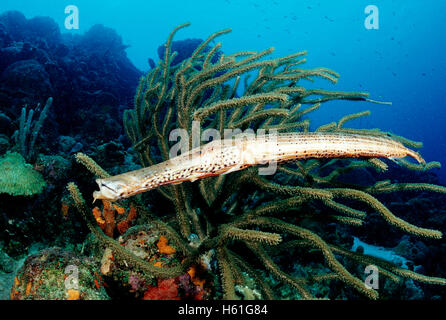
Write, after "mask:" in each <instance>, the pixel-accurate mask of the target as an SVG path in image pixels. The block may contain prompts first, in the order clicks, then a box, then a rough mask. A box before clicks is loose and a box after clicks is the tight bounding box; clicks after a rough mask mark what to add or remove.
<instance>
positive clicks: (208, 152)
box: [93, 132, 424, 201]
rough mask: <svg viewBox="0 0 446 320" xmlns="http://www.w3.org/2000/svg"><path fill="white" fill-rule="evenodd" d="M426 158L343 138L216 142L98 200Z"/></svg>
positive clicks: (132, 178)
mask: <svg viewBox="0 0 446 320" xmlns="http://www.w3.org/2000/svg"><path fill="white" fill-rule="evenodd" d="M406 156H410V157H413V158H414V159H416V160H417V161H418V162H419V163H424V160H423V158H422V157H421V156H420V155H419V154H418V153H416V152H415V151H413V150H410V149H408V148H406V147H404V146H403V145H402V144H401V143H400V142H398V141H395V140H393V139H391V138H389V137H376V136H366V135H358V134H342V133H322V132H320V133H319V132H314V133H282V134H278V135H265V136H258V137H257V138H254V137H243V136H237V137H235V138H233V139H227V140H217V141H212V142H210V143H208V144H206V145H204V146H201V147H198V148H195V149H193V150H191V151H189V152H187V153H184V154H182V155H179V156H177V157H174V158H172V159H169V160H167V161H164V162H161V163H159V164H156V165H153V166H150V167H147V168H142V169H139V170H135V171H130V172H126V173H123V174H119V175H116V176H112V177H109V178H105V179H97V180H96V182H97V184H98V185H99V191H95V192H94V193H93V197H94V199H95V200H96V199H105V200H111V201H115V200H119V199H122V198H128V197H131V196H133V195H135V194H138V193H141V192H145V191H148V190H151V189H154V188H157V187H159V186H163V185H168V184H177V183H181V182H184V181H195V180H197V179H202V178H206V177H210V176H216V175H221V174H227V173H230V172H234V171H238V170H242V169H244V168H247V167H250V166H254V165H258V164H265V163H268V162H285V161H293V160H297V159H308V158H376V157H386V158H390V159H396V158H403V157H406Z"/></svg>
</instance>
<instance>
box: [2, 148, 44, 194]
mask: <svg viewBox="0 0 446 320" xmlns="http://www.w3.org/2000/svg"><path fill="white" fill-rule="evenodd" d="M0 173H1V174H0V193H7V194H10V195H13V196H31V195H34V194H38V193H40V192H42V190H43V188H44V187H45V185H46V183H45V181H44V180H43V177H42V175H41V174H40V173H39V172H37V171H36V170H34V168H33V167H32V166H31V165H30V164H27V163H26V162H25V159H24V158H23V157H22V156H21V155H20V154H19V153H17V152H8V153H7V154H6V155H4V156H3V157H2V158H0Z"/></svg>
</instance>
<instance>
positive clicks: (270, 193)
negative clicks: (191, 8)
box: [68, 24, 446, 299]
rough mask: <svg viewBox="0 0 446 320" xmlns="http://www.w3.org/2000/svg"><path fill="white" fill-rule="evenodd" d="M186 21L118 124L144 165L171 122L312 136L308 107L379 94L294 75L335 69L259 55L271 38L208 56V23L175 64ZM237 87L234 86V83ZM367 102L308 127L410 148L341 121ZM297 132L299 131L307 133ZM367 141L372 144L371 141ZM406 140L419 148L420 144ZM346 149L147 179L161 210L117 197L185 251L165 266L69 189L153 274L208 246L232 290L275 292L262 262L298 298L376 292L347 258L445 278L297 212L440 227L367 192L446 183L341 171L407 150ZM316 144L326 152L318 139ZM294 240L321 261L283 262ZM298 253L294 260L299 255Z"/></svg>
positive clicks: (394, 272) (388, 272) (175, 272)
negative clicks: (367, 180)
mask: <svg viewBox="0 0 446 320" xmlns="http://www.w3.org/2000/svg"><path fill="white" fill-rule="evenodd" d="M187 25H188V24H185V25H181V26H179V27H177V28H175V29H174V31H173V32H172V33H171V34H170V36H169V38H168V41H167V43H166V45H165V48H166V50H165V56H164V60H163V61H161V62H160V63H159V64H158V65H157V66H156V67H155V68H153V69H152V70H151V71H150V72H149V73H148V74H147V75H146V76H145V77H144V78H142V79H141V81H140V84H139V86H138V88H137V93H136V97H135V108H134V109H132V110H127V111H126V112H125V114H124V126H125V129H126V132H127V135H128V136H129V138H130V139H131V141H132V142H133V147H134V149H135V150H136V151H137V153H138V155H139V159H140V162H141V164H142V165H143V167H150V166H153V165H156V164H158V163H161V162H163V161H166V160H168V159H169V158H170V157H169V150H170V147H171V143H172V142H171V141H169V133H170V132H171V131H172V130H173V129H177V128H181V129H182V130H184V132H186V133H187V137H188V141H187V142H188V146H189V147H194V141H192V140H193V139H192V137H193V131H194V130H196V129H197V128H196V126H197V123H198V125H199V128H198V129H200V130H203V131H204V130H206V129H210V128H215V129H216V130H217V131H218V132H220V134H221V136H224V130H225V129H240V130H241V131H244V130H247V129H251V130H260V129H264V130H277V131H278V132H279V134H287V133H291V132H301V133H302V136H303V137H309V136H311V133H309V132H308V131H309V120H308V119H307V115H308V114H309V113H310V112H311V111H313V110H316V109H318V108H319V107H321V105H322V104H323V103H324V102H327V101H330V100H356V101H370V102H376V101H373V100H370V99H368V94H367V93H361V92H335V91H329V90H323V89H306V88H305V87H303V86H302V85H301V82H302V81H303V80H307V81H313V80H315V79H318V78H321V79H325V80H328V81H330V82H332V83H336V82H337V79H338V77H339V75H338V74H337V73H336V72H334V71H331V70H329V69H325V68H316V69H302V68H301V65H302V64H303V63H304V62H305V58H303V56H304V55H305V54H306V53H305V52H298V53H295V54H292V55H289V56H286V57H280V58H275V59H266V57H267V56H268V55H270V54H271V53H272V52H273V49H268V50H265V51H262V52H250V51H246V52H237V53H234V54H231V55H224V54H220V55H219V58H218V60H217V61H216V62H213V61H215V60H213V57H214V56H215V55H216V53H217V52H219V50H220V48H221V43H217V44H215V45H214V46H213V47H212V48H211V49H210V50H207V47H208V46H209V45H210V44H211V43H212V42H213V40H215V39H216V38H217V37H218V36H220V35H223V34H226V33H228V32H229V31H230V30H223V31H220V32H217V33H214V34H212V35H211V36H210V37H209V38H208V39H207V40H205V41H204V42H203V43H202V44H201V45H200V46H198V47H197V49H196V50H195V51H194V52H193V53H192V55H191V56H190V57H189V58H188V59H186V60H184V61H183V62H182V63H179V64H176V65H173V64H172V61H173V60H174V58H175V56H176V52H171V44H172V39H173V37H174V35H175V33H176V32H177V31H178V30H179V29H181V28H183V27H186V26H187ZM205 48H206V50H205ZM242 84H243V85H242ZM242 89H243V90H242ZM239 91H243V93H242V94H241V95H240V94H238V92H239ZM369 113H370V112H369V111H365V112H360V113H357V114H353V115H348V116H346V117H344V118H342V119H340V120H339V121H338V122H337V123H335V122H333V123H329V124H327V125H324V126H321V127H319V128H318V129H317V130H316V132H317V133H316V134H320V135H321V136H324V135H325V136H326V137H342V136H346V137H348V136H350V135H358V136H361V137H363V139H369V140H368V141H375V142H376V141H387V142H389V143H390V142H393V143H397V144H398V146H400V148H402V150H409V149H407V148H405V147H403V145H405V146H407V147H410V148H420V147H421V144H420V143H417V142H413V141H411V140H408V139H405V138H403V137H399V136H395V135H392V134H390V133H388V132H383V131H380V130H378V129H372V130H369V129H349V128H345V127H344V125H345V124H346V123H347V122H348V121H350V120H353V119H356V118H359V117H361V116H365V115H368V114H369ZM374 139H375V140H374ZM303 141H304V142H305V138H303ZM330 141H331V140H330ZM396 141H398V142H396ZM368 145H371V144H370V142H369V144H368ZM366 146H367V144H366ZM204 150H205V149H204ZM319 151H321V150H312V151H311V152H313V154H317V153H318V152H319ZM409 151H410V152H411V153H412V155H413V156H415V157H416V158H417V159H420V160H421V158H419V156H418V154H416V153H415V152H413V151H411V150H409ZM311 152H310V154H311ZM355 152H357V151H356V150H353V151H352V152H351V153H350V155H351V156H352V157H357V156H365V158H364V159H338V158H335V159H332V160H327V159H324V158H318V157H316V158H310V159H298V158H299V157H294V158H293V161H292V162H282V163H279V165H278V167H277V170H278V173H276V174H274V175H268V176H261V175H258V173H257V171H256V168H255V167H251V168H247V169H245V170H239V171H234V172H231V173H230V174H225V175H216V176H213V177H208V178H206V179H200V180H198V181H195V182H186V183H182V184H175V185H164V186H159V187H158V188H156V189H154V190H156V192H158V193H159V194H160V196H161V197H163V198H165V200H167V202H168V203H171V204H172V205H171V207H170V208H163V214H164V217H163V219H161V218H159V217H158V216H157V215H156V214H154V213H153V212H149V210H148V209H147V204H145V203H144V201H143V200H142V198H140V197H131V198H129V199H123V200H119V201H122V202H124V203H126V202H127V201H130V202H131V203H133V204H134V205H135V206H138V208H139V210H144V211H145V214H144V216H145V217H146V218H147V219H148V221H147V223H149V224H151V225H152V226H155V227H156V228H158V229H159V230H160V232H161V233H162V234H164V235H166V237H167V238H168V239H169V240H170V241H171V243H172V246H174V247H175V248H176V249H177V251H181V252H182V253H183V254H184V256H185V257H186V258H185V259H184V260H183V261H182V262H181V263H178V264H177V265H175V266H171V267H163V268H159V267H157V266H154V265H153V264H151V263H148V262H147V261H144V260H142V259H141V258H139V257H137V256H135V255H134V254H132V253H131V252H129V251H127V250H126V249H125V248H123V247H122V246H121V245H120V243H119V242H118V241H116V240H114V239H113V238H111V237H108V236H106V235H105V234H104V233H103V232H102V230H101V229H100V228H99V227H98V225H97V223H96V221H95V220H94V218H93V216H92V214H91V210H90V209H89V208H88V206H87V204H86V202H85V200H84V198H83V196H82V194H81V192H80V190H79V189H78V187H77V186H76V185H75V184H74V183H70V184H69V185H68V190H69V192H70V194H71V196H72V198H73V200H74V202H75V204H76V207H77V209H78V211H79V212H80V213H81V215H82V216H83V217H84V219H85V221H86V222H87V225H88V227H89V229H90V230H91V231H92V233H93V234H94V235H95V236H96V237H97V239H99V241H100V242H101V243H103V244H104V246H105V247H107V248H108V249H109V250H111V251H113V256H114V257H115V258H116V259H120V260H123V261H125V263H126V265H128V268H130V269H133V270H138V271H139V272H142V273H145V274H148V275H151V276H153V277H158V278H164V279H167V278H174V277H177V276H179V275H181V274H183V273H184V272H186V270H188V269H189V268H190V267H191V266H192V265H194V264H196V263H198V262H199V261H200V259H201V258H202V256H203V254H208V253H209V252H214V253H215V259H216V261H217V263H218V269H219V272H218V274H219V279H220V281H219V283H221V287H222V291H223V298H225V299H236V298H238V296H237V293H236V292H237V291H239V290H237V288H240V287H245V288H246V287H247V286H249V285H250V284H248V283H250V282H252V281H253V282H254V283H255V286H256V287H257V288H258V289H259V291H261V292H262V298H264V299H274V298H276V297H278V292H276V291H275V290H274V289H273V287H272V286H271V282H270V281H268V280H267V278H268V277H264V276H263V275H264V273H263V272H264V271H262V270H260V269H261V266H263V267H264V270H266V271H267V272H268V273H269V274H270V275H271V276H272V277H273V278H275V280H276V281H280V282H282V283H285V284H287V285H289V286H291V287H293V288H295V289H296V291H297V294H298V296H299V297H300V298H302V299H313V298H315V297H316V293H315V292H313V289H312V285H313V284H314V283H323V282H326V281H340V282H341V283H344V284H345V285H347V286H348V287H351V288H353V289H355V290H356V291H357V292H359V293H360V294H362V295H364V296H366V297H369V298H371V299H376V298H378V292H377V291H376V290H373V289H369V288H367V287H366V286H365V285H364V282H363V280H362V279H361V277H360V275H358V274H356V273H355V271H353V270H348V268H347V267H346V264H345V261H346V260H349V261H350V262H353V263H355V264H357V265H363V266H364V267H365V266H367V265H370V264H373V265H375V266H376V267H377V268H378V269H379V271H380V274H381V275H382V276H383V277H385V278H386V279H388V280H389V281H393V282H399V281H401V279H404V278H410V279H413V280H416V281H421V282H424V283H429V284H438V285H445V284H446V279H443V278H437V277H429V276H425V275H422V274H418V273H416V272H414V271H411V270H407V269H403V268H401V267H398V266H396V265H393V264H391V263H389V262H387V261H384V260H381V259H378V258H374V257H371V256H367V255H364V254H361V253H357V252H351V251H350V250H349V249H348V248H346V247H343V246H342V244H341V243H332V242H329V241H328V240H324V238H323V236H322V235H319V234H318V233H317V231H315V230H312V228H311V227H309V226H308V224H306V223H304V222H305V221H308V220H312V221H314V222H315V223H321V224H324V223H327V222H336V223H338V224H339V225H343V224H346V225H350V226H357V227H360V226H362V225H363V223H364V219H365V218H366V216H367V213H368V212H376V213H378V214H379V215H380V216H381V217H382V218H383V219H384V220H385V221H386V222H388V223H389V224H390V225H391V226H392V227H394V228H399V229H401V230H403V231H405V232H407V233H409V234H413V235H417V236H421V237H426V238H434V239H438V238H441V237H442V234H441V232H439V231H436V230H431V229H427V228H422V227H418V226H415V225H412V224H410V223H409V222H407V221H405V220H403V219H401V218H399V217H397V216H395V215H394V214H393V213H392V212H391V211H390V210H389V209H388V208H387V207H386V206H385V205H384V204H383V203H381V202H380V201H379V200H378V199H377V198H376V197H375V195H377V194H380V193H388V192H395V191H404V190H424V191H431V192H441V193H446V188H444V187H441V186H436V185H431V184H420V183H417V184H415V183H413V184H411V183H392V182H391V181H377V182H376V184H374V185H372V186H364V185H357V184H354V183H348V182H345V180H343V179H342V177H343V176H344V175H345V174H347V173H349V172H351V171H354V170H360V169H364V168H371V169H374V170H376V171H377V172H380V171H384V170H386V169H387V164H386V163H385V162H383V161H382V160H380V159H378V158H377V157H380V156H386V157H387V156H396V157H400V156H404V155H406V154H408V153H407V152H406V153H405V154H403V155H389V154H383V153H370V154H358V153H355ZM321 153H322V154H324V152H323V151H321ZM333 156H334V157H335V156H336V153H334V154H333ZM341 156H343V157H345V156H347V155H346V154H343V155H341ZM303 158H308V157H303ZM76 159H77V161H78V162H79V163H82V164H83V165H85V166H86V167H87V169H89V170H90V171H91V172H92V173H93V174H94V175H95V176H96V177H97V178H99V179H107V178H109V179H112V178H113V177H111V178H110V177H109V174H108V173H107V172H105V171H104V170H103V169H102V168H100V166H99V165H98V164H96V163H95V162H94V161H93V160H92V159H91V158H89V157H88V156H86V155H84V154H78V155H77V156H76ZM399 163H400V164H401V165H403V166H405V167H407V168H408V169H415V170H428V169H431V168H435V167H438V166H439V163H437V162H432V163H428V164H425V163H420V164H417V165H415V164H412V163H410V162H408V161H399ZM143 170H144V169H143ZM200 178H201V177H200ZM191 180H193V179H191ZM99 181H101V180H99ZM104 188H106V186H105V187H104ZM118 198H119V197H118ZM105 201H106V200H105ZM153 210H156V208H153ZM169 210H170V214H169ZM166 216H167V217H166ZM169 217H172V219H169ZM192 238H198V241H191V239H192ZM302 247H304V248H309V249H310V252H312V254H315V255H320V257H322V258H323V261H324V262H325V267H326V268H325V269H323V271H324V272H318V273H315V274H311V275H307V276H302V277H296V276H294V275H291V274H290V273H289V272H286V271H284V270H283V269H281V267H280V264H279V263H278V260H277V255H278V253H279V252H280V251H281V250H278V249H284V248H288V249H289V248H302ZM242 255H243V256H245V255H253V257H256V259H257V261H255V260H254V259H253V260H252V261H251V259H249V260H247V259H243V258H242ZM295 259H296V260H297V261H299V256H296V257H295ZM302 263H304V261H303V262H302ZM350 264H351V263H350ZM327 270H329V271H327Z"/></svg>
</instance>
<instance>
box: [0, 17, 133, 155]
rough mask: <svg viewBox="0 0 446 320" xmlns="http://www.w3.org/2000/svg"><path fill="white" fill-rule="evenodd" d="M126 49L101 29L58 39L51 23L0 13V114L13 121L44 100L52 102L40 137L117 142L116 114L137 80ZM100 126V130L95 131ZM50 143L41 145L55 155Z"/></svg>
mask: <svg viewBox="0 0 446 320" xmlns="http://www.w3.org/2000/svg"><path fill="white" fill-rule="evenodd" d="M126 48H127V47H126V46H125V45H124V44H123V42H122V39H121V37H120V36H119V35H118V34H117V33H116V32H115V31H114V30H113V29H111V28H107V27H104V26H102V25H95V26H93V27H91V28H90V29H89V30H88V31H87V32H86V33H85V34H83V35H77V34H76V35H72V34H61V32H60V30H59V27H58V25H57V23H56V22H55V21H54V20H52V19H51V18H47V17H36V18H32V19H27V18H25V16H24V15H23V14H22V13H20V12H18V11H8V12H5V13H2V14H1V15H0V79H1V82H0V105H1V106H2V108H4V109H2V112H3V113H4V114H6V115H7V116H9V117H10V118H11V119H16V118H18V117H19V115H20V110H21V108H22V107H23V106H24V105H35V104H36V103H39V102H40V103H42V104H44V102H45V101H43V100H42V99H43V98H45V99H46V97H53V99H54V106H53V107H52V112H51V113H50V114H49V115H48V118H47V120H46V121H47V122H48V125H46V128H44V129H45V130H44V131H45V132H44V133H45V134H47V135H49V136H50V137H53V138H54V141H57V138H58V136H59V135H66V136H72V137H73V138H76V139H77V140H78V141H79V140H82V141H83V143H84V144H85V142H87V141H98V140H104V141H109V140H110V139H114V138H118V137H119V135H120V134H121V132H122V124H121V123H122V120H121V116H122V114H121V113H120V112H119V110H120V109H121V110H122V109H123V108H124V106H125V105H126V104H127V103H128V102H130V101H132V98H133V95H134V88H135V86H136V85H137V83H138V78H139V77H140V76H141V72H140V71H139V70H137V68H136V67H135V66H134V65H133V64H132V63H131V62H130V60H129V59H128V58H127V56H126V52H125V49H126ZM73 92H76V94H73ZM93 115H94V116H93ZM98 121H100V122H101V123H102V125H101V130H95V128H96V127H97V123H98ZM0 133H2V132H1V131H0ZM76 136H77V137H76ZM50 141H51V140H50V139H48V140H45V142H46V146H47V147H50V148H51V150H52V151H53V152H57V151H58V148H59V146H58V145H57V143H51V142H50ZM25 158H26V157H25Z"/></svg>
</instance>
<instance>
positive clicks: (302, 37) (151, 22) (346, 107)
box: [0, 0, 446, 183]
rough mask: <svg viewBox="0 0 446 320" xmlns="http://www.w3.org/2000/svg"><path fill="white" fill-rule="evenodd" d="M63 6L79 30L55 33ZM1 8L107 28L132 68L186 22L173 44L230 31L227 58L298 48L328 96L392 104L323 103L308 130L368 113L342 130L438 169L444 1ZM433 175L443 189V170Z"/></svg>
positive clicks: (444, 144) (445, 111)
mask: <svg viewBox="0 0 446 320" xmlns="http://www.w3.org/2000/svg"><path fill="white" fill-rule="evenodd" d="M370 4H373V5H375V6H376V7H377V8H378V9H379V29H371V30H369V29H366V28H365V26H364V21H365V19H366V18H367V14H366V13H365V11H364V10H365V8H366V7H367V6H368V5H370ZM68 5H75V6H76V7H77V8H78V9H79V29H78V30H67V29H66V28H65V26H64V22H65V19H66V17H67V14H66V13H65V8H66V6H68ZM0 9H1V11H6V10H19V11H21V12H23V13H24V14H25V16H26V17H27V18H32V17H34V16H50V17H52V18H53V19H54V20H55V21H56V22H57V23H58V24H59V26H60V28H61V31H62V32H67V33H83V32H85V31H87V30H88V29H89V28H90V27H91V26H92V25H94V24H98V23H100V24H104V25H105V26H108V27H112V28H114V29H115V30H116V31H117V32H118V34H120V35H121V36H122V37H123V41H124V43H125V44H128V45H129V46H130V47H129V48H128V49H127V53H128V57H129V58H130V60H131V61H132V62H133V63H134V64H135V65H136V67H138V68H139V69H140V70H147V69H148V68H149V65H148V62H147V61H148V58H153V59H154V60H155V61H156V60H157V59H156V58H157V54H156V50H157V47H158V46H159V45H160V44H161V43H163V42H164V41H165V39H166V37H167V36H168V34H169V32H170V31H171V30H172V29H173V28H174V27H175V26H177V25H179V24H181V23H184V22H186V21H189V22H191V23H192V25H191V27H189V28H187V29H185V30H182V31H181V32H180V33H179V34H178V35H177V39H185V38H205V37H207V36H208V35H209V34H211V33H212V32H214V31H217V30H221V29H225V28H228V27H229V28H232V29H233V32H232V33H231V34H229V35H226V36H224V37H223V38H221V39H220V41H222V42H223V49H224V51H225V52H228V53H230V52H235V51H240V50H262V49H265V48H269V47H271V46H273V47H275V49H276V51H275V55H277V56H279V55H284V54H289V53H291V52H296V51H300V50H307V51H308V57H307V59H308V62H307V66H308V67H316V66H324V67H329V68H331V69H333V70H335V71H337V72H339V73H340V74H341V79H340V81H339V83H338V84H337V85H336V86H335V87H333V88H332V89H339V90H347V91H366V92H370V94H371V98H372V99H376V100H380V101H391V102H392V103H393V105H392V106H387V105H374V104H369V103H352V102H345V101H334V102H329V103H327V104H326V105H325V106H324V108H322V109H320V110H319V111H317V112H316V113H314V114H313V117H312V119H311V121H312V125H313V126H314V127H317V126H319V125H321V124H324V123H327V122H330V121H335V120H337V119H339V118H340V117H341V116H342V115H345V114H346V113H352V112H358V111H362V110H367V109H370V110H371V111H372V115H371V116H369V117H368V118H366V119H365V118H363V119H360V120H356V121H355V122H354V123H353V122H352V123H351V125H352V126H354V127H362V128H371V127H373V128H375V127H376V128H380V129H382V130H388V131H391V132H393V133H395V134H398V135H402V136H405V137H408V138H411V139H414V140H416V141H422V142H423V143H424V147H423V149H422V150H421V153H422V155H423V156H424V157H425V158H426V160H428V161H432V160H438V161H441V162H443V163H446V130H445V124H446V108H445V98H444V92H443V91H444V83H446V56H445V55H444V52H445V49H446V48H445V46H446V44H445V43H444V39H445V38H446V28H445V27H444V16H443V13H444V12H445V11H446V2H443V1H432V0H431V1H423V2H421V1H402V0H400V1H387V0H386V1H384V0H381V1H379V0H374V1H372V2H371V1H362V0H361V1H359V0H358V1H350V0H341V1H329V0H325V1H324V0H321V1H295V0H273V1H270V0H264V1H262V0H256V1H254V0H244V1H235V0H215V1H206V0H194V1H187V0H171V1H168V2H166V1H142V0H132V1H120V0H108V1H87V0H73V1H59V0H40V1H29V0H2V2H1V5H0ZM324 87H326V88H331V85H330V84H328V83H324ZM438 173H439V175H440V176H441V178H442V181H443V182H444V183H445V182H446V170H445V169H442V170H439V172H438Z"/></svg>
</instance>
